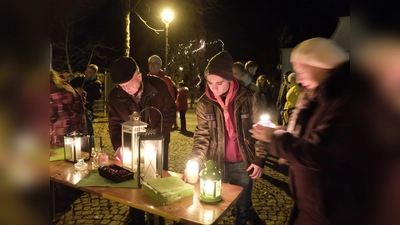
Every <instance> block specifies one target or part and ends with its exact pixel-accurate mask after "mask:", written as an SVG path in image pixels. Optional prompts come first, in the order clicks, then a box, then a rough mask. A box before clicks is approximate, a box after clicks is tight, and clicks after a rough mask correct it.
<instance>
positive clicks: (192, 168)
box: [186, 160, 199, 184]
mask: <svg viewBox="0 0 400 225" xmlns="http://www.w3.org/2000/svg"><path fill="white" fill-rule="evenodd" d="M186 178H187V182H188V183H190V184H195V183H197V181H198V180H199V163H198V162H197V161H192V160H189V161H188V162H187V165H186Z"/></svg>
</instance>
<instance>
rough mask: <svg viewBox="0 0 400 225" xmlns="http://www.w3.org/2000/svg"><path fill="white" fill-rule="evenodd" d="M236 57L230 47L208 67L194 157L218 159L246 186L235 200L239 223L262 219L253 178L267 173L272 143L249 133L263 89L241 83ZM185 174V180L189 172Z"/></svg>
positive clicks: (227, 175)
mask: <svg viewBox="0 0 400 225" xmlns="http://www.w3.org/2000/svg"><path fill="white" fill-rule="evenodd" d="M232 67H233V59H232V56H231V55H230V54H229V53H228V52H227V51H221V52H219V53H218V54H216V55H215V56H213V57H212V58H211V60H210V61H209V62H208V64H207V66H206V69H205V71H204V77H205V80H206V82H207V85H206V92H205V94H203V95H202V96H201V97H200V98H199V100H198V103H197V107H196V114H197V121H198V125H197V128H196V130H195V132H194V145H193V151H192V156H191V160H195V161H197V162H198V163H199V165H200V166H201V165H203V163H204V162H206V161H207V160H214V161H216V162H217V164H218V165H219V170H220V171H221V173H222V176H223V179H222V182H230V183H231V184H235V185H239V186H242V187H243V188H244V191H243V194H242V195H241V197H240V198H239V199H238V201H237V203H236V207H235V209H236V219H235V224H237V225H239V224H241V225H245V224H247V221H248V220H250V222H253V223H258V224H263V222H262V221H261V219H260V218H259V217H258V215H257V214H256V213H255V211H254V209H252V201H251V193H252V187H253V180H255V179H258V178H260V177H261V175H262V174H263V168H264V164H265V160H266V159H267V143H265V142H263V141H257V140H255V139H254V138H252V137H251V136H250V133H249V129H250V128H251V126H252V124H253V123H256V122H257V121H259V119H260V116H261V115H260V114H261V108H260V105H261V104H260V99H259V97H258V95H257V94H256V93H254V92H252V91H250V90H248V89H247V88H245V87H243V86H242V85H239V81H238V80H237V79H236V78H234V76H233V73H232ZM185 173H186V171H185ZM183 179H184V180H185V181H186V174H184V177H183Z"/></svg>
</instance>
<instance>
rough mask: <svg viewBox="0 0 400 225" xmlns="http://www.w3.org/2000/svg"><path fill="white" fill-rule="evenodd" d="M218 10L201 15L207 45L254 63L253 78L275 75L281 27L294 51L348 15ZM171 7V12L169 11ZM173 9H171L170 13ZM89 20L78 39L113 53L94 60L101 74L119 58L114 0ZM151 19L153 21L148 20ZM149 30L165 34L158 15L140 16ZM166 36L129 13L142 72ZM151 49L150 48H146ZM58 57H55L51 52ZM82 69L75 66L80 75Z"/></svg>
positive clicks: (292, 7)
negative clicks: (89, 38) (95, 41)
mask: <svg viewBox="0 0 400 225" xmlns="http://www.w3.org/2000/svg"><path fill="white" fill-rule="evenodd" d="M218 2H219V6H218V7H217V8H215V9H214V10H208V11H206V12H205V13H204V27H205V31H206V36H205V39H206V42H211V41H215V40H217V39H221V40H222V41H223V42H224V43H225V46H224V47H225V50H227V51H229V52H230V53H231V54H232V56H233V58H234V60H235V61H244V62H246V61H248V60H254V61H255V62H256V63H257V64H258V65H259V70H258V72H257V73H258V74H261V73H277V71H276V69H275V67H276V64H278V63H279V47H280V46H279V42H278V38H277V36H278V35H277V34H278V33H279V30H281V29H282V27H283V26H286V28H287V30H288V31H289V32H290V33H291V34H292V35H293V38H292V39H291V41H290V42H288V43H286V44H285V46H283V47H294V46H295V45H296V44H298V43H299V42H301V41H303V40H306V39H308V38H312V37H316V36H322V37H330V36H331V35H332V33H333V32H334V30H335V28H336V25H337V23H338V17H339V16H349V15H350V5H349V4H350V3H349V0H279V1H278V0H268V1H266V0H253V1H246V0H220V1H218ZM171 8H172V7H171ZM172 10H173V8H172ZM90 13H91V14H92V16H90V17H89V18H88V19H86V20H85V21H83V22H82V23H80V25H79V30H80V31H81V33H82V34H88V33H89V34H91V35H95V36H96V37H101V38H102V39H103V43H104V45H106V46H109V47H113V48H114V49H115V50H112V51H109V50H107V51H105V52H106V54H107V56H108V58H109V59H108V61H107V62H105V63H104V60H99V59H94V61H93V63H97V64H98V65H100V68H101V69H100V72H102V70H104V69H106V68H109V67H110V66H111V63H112V61H113V60H115V59H116V58H118V57H120V56H122V55H123V50H122V49H123V34H124V27H123V26H122V25H123V24H122V23H121V22H118V21H122V20H123V13H122V9H121V4H120V3H119V1H114V0H108V1H107V0H104V2H103V4H102V5H101V7H96V9H93V10H92V11H91V12H90ZM149 15H153V16H149ZM142 16H143V17H145V18H144V19H146V21H147V22H148V24H149V25H151V26H152V27H154V28H157V29H164V27H165V26H164V24H163V23H162V21H161V18H160V15H157V14H156V10H154V12H145V13H143V15H142ZM182 19H185V18H180V17H179V12H175V18H174V20H173V21H172V22H171V23H170V29H169V31H170V43H171V44H172V43H179V40H177V39H176V38H174V33H175V32H178V31H179V29H182V27H180V26H179V25H180V24H179V20H182ZM164 45H165V34H164V33H163V32H161V33H160V34H156V33H154V32H153V31H151V30H149V29H148V28H147V27H145V25H143V23H142V22H141V21H139V19H138V18H137V16H136V15H135V14H134V13H132V14H131V56H132V57H133V58H135V59H136V61H137V62H138V64H139V66H140V67H142V68H143V69H145V70H147V58H148V57H149V56H150V55H152V54H158V55H160V56H161V57H162V58H163V56H164ZM149 46H150V47H149ZM206 49H207V51H206V57H207V58H210V57H211V56H212V55H214V54H216V53H217V52H218V51H220V50H221V45H220V44H214V45H207V46H206ZM55 54H57V53H55ZM84 67H85V65H84V64H83V65H82V66H79V67H77V68H78V70H80V71H83V70H84Z"/></svg>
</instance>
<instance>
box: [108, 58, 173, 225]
mask: <svg viewBox="0 0 400 225" xmlns="http://www.w3.org/2000/svg"><path fill="white" fill-rule="evenodd" d="M111 80H112V82H113V83H114V84H115V85H116V86H115V87H114V88H113V89H112V90H111V91H110V93H109V95H108V100H109V105H110V111H109V115H108V128H109V133H110V139H111V143H112V146H113V148H114V150H115V160H116V161H117V164H121V160H122V151H121V146H122V137H121V135H122V131H121V130H122V129H121V123H123V122H125V121H128V120H129V116H130V115H131V114H132V113H133V112H138V113H140V112H142V110H144V109H145V108H148V107H154V108H157V109H158V110H160V111H161V113H162V117H161V115H160V114H159V112H157V111H156V110H154V109H146V110H144V111H143V112H142V113H141V118H140V119H141V120H142V121H144V122H146V123H148V124H149V125H148V127H149V128H156V129H157V131H158V132H160V133H162V135H163V137H164V153H163V169H164V170H168V145H169V142H170V131H171V128H172V124H174V122H175V115H176V105H175V101H174V100H173V99H172V97H171V94H170V93H169V91H168V87H167V85H166V84H165V82H164V81H163V80H162V79H161V78H158V77H156V76H151V75H146V74H145V73H142V72H141V71H140V69H139V67H138V65H137V64H136V61H135V60H134V59H133V58H131V57H121V58H119V59H117V60H115V61H114V62H113V64H112V66H111ZM161 128H162V130H161ZM144 214H145V213H144V211H141V210H138V209H135V208H132V207H131V208H130V217H131V219H132V223H133V224H145V217H144Z"/></svg>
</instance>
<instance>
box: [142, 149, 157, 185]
mask: <svg viewBox="0 0 400 225" xmlns="http://www.w3.org/2000/svg"><path fill="white" fill-rule="evenodd" d="M144 151H145V153H144V154H145V157H144V178H146V179H154V178H156V177H157V173H156V168H157V167H156V160H157V159H156V151H154V148H151V147H147V148H145V150H144Z"/></svg>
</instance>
